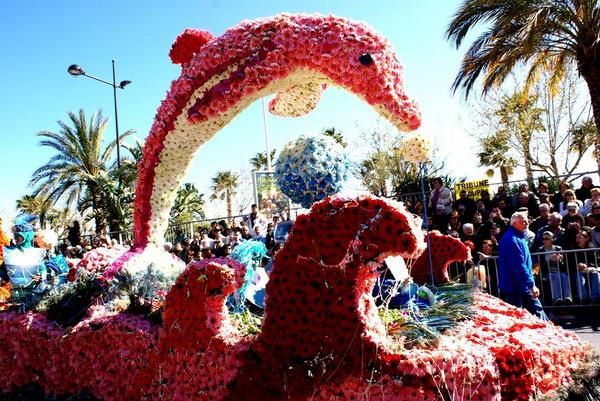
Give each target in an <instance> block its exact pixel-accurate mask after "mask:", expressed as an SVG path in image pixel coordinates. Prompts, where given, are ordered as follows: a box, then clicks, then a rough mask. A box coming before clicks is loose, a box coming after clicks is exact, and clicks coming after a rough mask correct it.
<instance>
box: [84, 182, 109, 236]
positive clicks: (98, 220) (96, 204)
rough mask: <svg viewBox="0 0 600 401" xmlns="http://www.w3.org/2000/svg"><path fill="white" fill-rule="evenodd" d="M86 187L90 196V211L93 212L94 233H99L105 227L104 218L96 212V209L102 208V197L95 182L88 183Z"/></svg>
mask: <svg viewBox="0 0 600 401" xmlns="http://www.w3.org/2000/svg"><path fill="white" fill-rule="evenodd" d="M87 187H88V191H90V195H91V197H92V211H93V212H94V225H95V226H96V229H95V230H96V234H100V233H102V231H104V227H105V224H104V220H103V219H102V216H100V214H99V213H98V211H99V210H100V209H101V208H102V197H101V195H100V193H99V192H100V191H99V189H98V185H97V184H96V183H95V182H90V183H88V185H87Z"/></svg>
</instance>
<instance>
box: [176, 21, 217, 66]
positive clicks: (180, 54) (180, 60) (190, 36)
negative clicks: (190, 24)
mask: <svg viewBox="0 0 600 401" xmlns="http://www.w3.org/2000/svg"><path fill="white" fill-rule="evenodd" d="M212 38H213V35H212V34H211V33H210V32H208V31H203V30H199V29H192V28H188V29H186V30H185V31H183V33H182V34H181V35H179V36H178V37H177V39H175V42H174V43H173V46H172V47H171V51H170V52H169V57H170V58H171V61H172V62H173V63H174V64H180V65H183V64H186V63H187V62H189V61H190V60H191V59H192V57H194V55H195V54H196V53H198V51H199V50H200V49H202V47H203V46H204V45H205V44H206V43H207V42H208V41H209V40H211V39H212Z"/></svg>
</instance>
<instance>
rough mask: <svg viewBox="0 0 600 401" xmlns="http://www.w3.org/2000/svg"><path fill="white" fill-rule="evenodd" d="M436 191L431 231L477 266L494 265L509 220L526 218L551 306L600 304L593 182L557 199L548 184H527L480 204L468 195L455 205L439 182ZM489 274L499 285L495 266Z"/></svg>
mask: <svg viewBox="0 0 600 401" xmlns="http://www.w3.org/2000/svg"><path fill="white" fill-rule="evenodd" d="M433 187H434V189H433V191H432V192H431V195H430V197H429V202H428V211H429V213H428V216H429V217H428V221H427V228H428V229H429V230H438V231H440V232H441V233H443V234H448V235H451V236H454V237H456V238H459V239H460V240H461V241H463V242H464V243H465V245H467V246H468V247H469V248H470V249H471V254H472V256H473V260H472V264H473V265H476V266H478V265H480V264H482V265H486V264H489V262H490V260H489V258H490V256H494V255H496V253H497V250H498V244H499V242H500V239H501V238H502V236H503V235H504V233H505V232H506V231H507V230H508V228H509V219H510V216H511V215H512V214H513V213H514V212H517V211H519V212H526V214H527V216H528V219H529V227H528V228H527V230H526V232H525V238H526V241H527V243H528V245H529V248H530V251H531V252H532V253H533V254H534V265H536V269H537V272H538V277H542V278H543V277H545V278H546V281H547V283H545V284H546V285H547V287H548V288H547V289H548V292H549V293H550V294H551V296H552V299H551V302H553V303H555V304H559V305H560V304H570V303H572V302H573V297H576V298H577V300H578V301H580V302H582V303H585V302H600V274H598V267H600V266H599V264H598V263H597V255H596V253H595V252H593V251H592V250H593V248H600V187H597V186H596V185H595V184H594V183H593V180H592V178H591V177H588V176H586V177H583V178H582V180H581V186H580V187H579V188H577V189H576V190H573V189H571V187H570V185H569V184H568V183H567V182H561V183H560V185H559V190H558V191H557V192H555V193H550V192H549V185H548V183H546V182H540V183H539V184H538V186H537V188H535V190H531V189H530V188H529V185H528V184H526V183H523V184H520V185H519V186H518V190H517V192H515V193H514V194H509V193H508V192H507V190H506V188H504V187H499V188H498V189H497V191H496V193H495V194H494V195H493V196H491V194H490V193H489V192H487V191H481V193H480V196H479V197H477V199H473V198H471V197H470V196H469V193H468V192H467V191H464V190H463V191H461V192H460V193H459V196H458V199H453V197H452V192H451V191H450V190H449V189H448V188H445V187H443V185H442V180H441V179H439V178H436V179H435V180H434V185H433ZM422 207H423V205H422V204H420V203H416V204H415V205H414V207H413V208H412V211H413V213H415V214H421V213H422ZM585 249H590V251H585ZM565 250H578V251H577V252H564V251H565ZM561 252H562V253H561ZM536 254H537V257H536ZM494 262H495V261H494ZM486 270H487V274H488V277H487V281H488V282H489V283H495V282H496V277H495V275H496V273H497V271H496V269H495V268H492V266H490V268H489V269H486ZM540 272H541V274H540ZM490 276H491V277H490ZM541 284H542V285H543V284H544V283H541Z"/></svg>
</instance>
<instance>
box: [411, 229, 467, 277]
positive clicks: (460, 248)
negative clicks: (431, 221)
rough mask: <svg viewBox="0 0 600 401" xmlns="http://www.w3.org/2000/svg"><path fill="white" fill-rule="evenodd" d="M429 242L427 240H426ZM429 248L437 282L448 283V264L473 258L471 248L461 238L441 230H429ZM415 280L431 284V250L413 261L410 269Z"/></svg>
mask: <svg viewBox="0 0 600 401" xmlns="http://www.w3.org/2000/svg"><path fill="white" fill-rule="evenodd" d="M426 242H427V241H426ZM429 249H430V251H431V265H432V269H433V279H434V281H435V284H442V283H447V282H448V281H450V278H449V277H448V266H450V264H451V263H453V262H463V261H465V260H468V259H470V258H471V252H470V250H469V248H468V247H467V246H466V245H465V244H464V243H462V242H461V241H460V240H459V239H457V238H454V237H451V236H449V235H443V234H441V233H440V232H439V231H430V232H429ZM410 275H411V276H412V278H413V280H414V281H415V282H416V283H419V284H430V283H431V278H430V272H429V252H428V251H425V252H423V253H422V254H421V256H419V257H418V258H417V259H416V260H415V261H414V263H413V265H412V267H411V269H410Z"/></svg>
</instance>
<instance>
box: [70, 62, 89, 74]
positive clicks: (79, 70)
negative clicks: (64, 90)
mask: <svg viewBox="0 0 600 401" xmlns="http://www.w3.org/2000/svg"><path fill="white" fill-rule="evenodd" d="M67 71H68V72H69V74H71V75H73V76H79V75H85V71H84V70H83V68H81V67H80V66H78V65H77V64H71V65H70V66H69V68H67Z"/></svg>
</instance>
